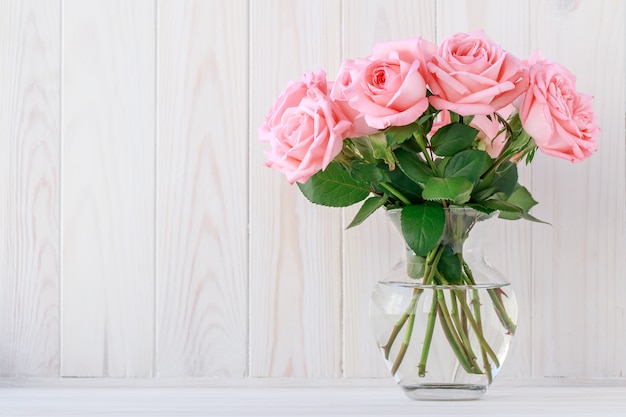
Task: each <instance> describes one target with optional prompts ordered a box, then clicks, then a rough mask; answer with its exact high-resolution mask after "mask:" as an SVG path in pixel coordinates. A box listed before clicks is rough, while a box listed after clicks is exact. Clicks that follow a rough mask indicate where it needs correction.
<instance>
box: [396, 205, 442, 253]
mask: <svg viewBox="0 0 626 417" xmlns="http://www.w3.org/2000/svg"><path fill="white" fill-rule="evenodd" d="M400 224H401V225H402V234H403V235H404V240H405V241H406V244H407V245H408V246H409V248H411V249H412V250H413V252H415V254H416V255H418V256H426V255H427V254H428V252H430V251H431V250H432V249H434V247H435V246H436V245H437V243H439V239H441V236H442V235H443V229H444V226H445V214H444V211H443V206H442V205H440V204H437V203H431V202H426V203H424V204H417V205H413V206H406V207H404V208H403V209H402V213H401V214H400Z"/></svg>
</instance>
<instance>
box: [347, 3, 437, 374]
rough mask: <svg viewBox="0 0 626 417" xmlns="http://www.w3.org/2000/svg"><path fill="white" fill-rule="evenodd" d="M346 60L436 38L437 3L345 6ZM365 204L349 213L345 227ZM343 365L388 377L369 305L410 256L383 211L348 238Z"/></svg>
mask: <svg viewBox="0 0 626 417" xmlns="http://www.w3.org/2000/svg"><path fill="white" fill-rule="evenodd" d="M342 16H343V42H344V46H343V58H344V59H348V58H357V57H365V56H367V55H369V54H370V53H371V49H372V47H373V46H374V44H376V43H377V42H384V41H391V40H398V39H406V38H412V37H417V36H422V37H424V38H426V39H432V40H434V38H435V22H436V13H435V2H434V1H431V0H422V1H407V0H395V1H388V0H384V1H383V0H381V1H370V2H368V5H367V7H363V2H362V1H358V0H350V1H344V2H343V14H342ZM359 207H360V204H357V205H355V206H353V207H349V208H346V209H345V210H344V223H343V224H344V227H345V226H347V225H348V224H350V222H351V221H352V218H353V217H354V215H355V214H356V212H357V211H358V208H359ZM343 254H344V255H343V274H344V281H343V282H344V288H343V314H344V326H343V337H344V339H343V344H344V346H343V356H344V358H343V364H344V376H346V377H351V378H354V377H357V378H358V377H388V376H389V371H388V370H387V368H386V367H385V366H384V364H383V361H382V357H381V354H380V351H379V350H378V347H377V346H376V343H375V341H374V336H373V335H372V331H371V329H370V326H369V319H368V314H369V300H370V296H371V292H372V290H373V289H374V286H375V284H376V282H378V281H379V280H381V279H383V278H384V277H385V274H386V273H388V272H389V271H390V270H391V268H392V267H393V266H394V265H395V264H396V263H397V262H399V261H400V260H401V259H402V257H403V256H404V244H403V240H402V238H401V236H400V235H399V234H398V232H397V231H396V230H393V228H392V227H391V225H390V224H389V223H388V221H387V218H386V216H385V215H384V213H383V211H382V210H379V212H377V213H376V214H375V215H374V216H372V217H371V218H369V219H368V220H367V221H366V222H365V223H363V224H362V225H360V226H358V227H356V228H353V229H349V230H346V231H344V233H343Z"/></svg>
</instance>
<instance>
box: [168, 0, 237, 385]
mask: <svg viewBox="0 0 626 417" xmlns="http://www.w3.org/2000/svg"><path fill="white" fill-rule="evenodd" d="M158 8H159V10H158V63H157V74H158V76H157V77H158V80H157V85H158V87H157V88H158V100H157V103H158V105H157V115H158V117H157V120H158V132H157V134H158V150H157V324H156V325H157V342H156V343H157V344H156V349H157V362H156V374H157V375H158V376H227V377H241V376H244V375H245V374H246V372H247V360H248V358H247V351H248V349H247V342H248V340H247V339H248V335H247V331H248V326H247V320H248V317H247V311H248V309H247V280H248V277H247V273H248V247H247V237H248V235H247V232H248V231H247V221H248V218H247V216H248V204H247V203H248V195H247V181H248V178H247V171H248V169H247V165H248V158H247V152H248V143H247V140H246V138H247V132H248V130H247V117H248V110H247V105H246V103H247V99H248V96H247V95H248V90H247V83H248V70H247V63H248V62H247V59H248V47H247V42H248V37H247V35H248V33H247V20H248V17H247V16H248V10H247V1H245V0H235V1H233V0H231V1H228V2H223V1H187V2H184V3H181V2H179V1H174V0H164V1H161V2H159V4H158Z"/></svg>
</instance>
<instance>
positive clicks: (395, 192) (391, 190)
mask: <svg viewBox="0 0 626 417" xmlns="http://www.w3.org/2000/svg"><path fill="white" fill-rule="evenodd" d="M379 184H380V186H381V187H383V188H384V189H385V190H387V191H389V193H390V194H391V195H393V196H395V197H397V198H398V200H400V201H402V202H403V203H404V204H406V205H407V206H410V205H411V201H410V200H409V199H408V198H406V197H405V196H404V194H402V193H401V192H400V191H398V190H397V189H396V188H395V187H394V186H393V185H391V184H388V183H386V182H380V183H379Z"/></svg>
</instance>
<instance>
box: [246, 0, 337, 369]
mask: <svg viewBox="0 0 626 417" xmlns="http://www.w3.org/2000/svg"><path fill="white" fill-rule="evenodd" d="M340 12H341V10H340V3H339V2H337V1H333V0H324V1H312V0H311V1H292V0H271V1H269V0H268V1H264V2H250V68H251V71H250V92H251V93H250V148H249V149H250V157H249V160H250V167H249V173H250V182H249V189H250V213H249V215H250V277H249V279H250V281H249V282H250V284H249V286H250V304H249V305H250V347H249V348H250V375H251V376H308V377H328V376H339V375H340V374H341V211H340V210H337V209H329V208H324V207H318V206H314V205H313V204H311V203H309V202H308V201H307V200H306V199H305V198H304V197H303V196H302V195H300V192H299V190H298V189H297V188H296V186H290V185H289V184H288V182H287V181H286V179H285V178H284V176H282V175H281V174H279V173H278V172H277V171H274V170H270V169H267V168H265V167H264V166H263V165H264V162H265V156H264V154H263V149H265V145H264V144H261V143H259V142H258V137H257V127H258V126H260V125H261V123H262V122H263V120H264V116H265V114H266V113H267V111H268V110H269V108H270V107H271V105H272V103H273V102H274V100H275V99H276V98H277V97H278V95H279V93H280V92H281V91H282V90H283V89H284V88H285V86H286V85H287V82H288V81H290V80H299V79H300V78H301V75H302V74H303V73H304V72H306V71H314V70H318V69H320V68H325V69H327V71H328V72H329V73H331V72H332V71H333V70H334V69H335V68H338V67H339V64H340V44H341V36H340V35H341V21H340V15H341V13H340Z"/></svg>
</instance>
